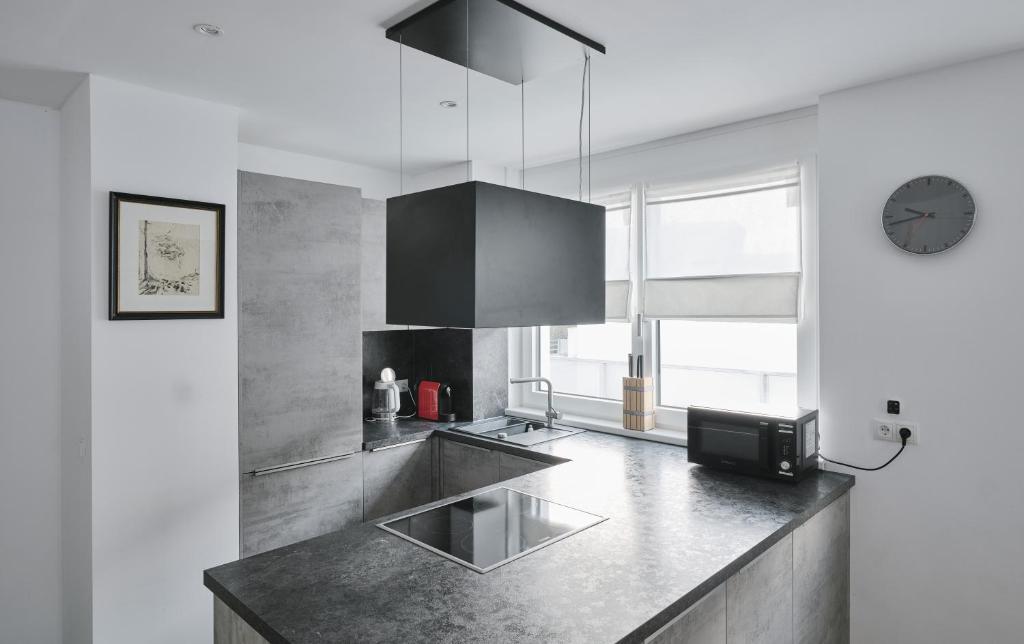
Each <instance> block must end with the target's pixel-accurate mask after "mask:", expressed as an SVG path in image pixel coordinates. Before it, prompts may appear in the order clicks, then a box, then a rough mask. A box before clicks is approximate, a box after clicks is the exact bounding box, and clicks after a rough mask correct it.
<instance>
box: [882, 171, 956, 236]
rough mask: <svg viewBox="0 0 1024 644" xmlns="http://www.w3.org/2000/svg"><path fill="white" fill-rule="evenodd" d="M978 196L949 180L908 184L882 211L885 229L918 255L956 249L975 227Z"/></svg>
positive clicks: (932, 178) (924, 179)
mask: <svg viewBox="0 0 1024 644" xmlns="http://www.w3.org/2000/svg"><path fill="white" fill-rule="evenodd" d="M974 213H975V208H974V197H972V196H971V193H970V192H968V191H967V188H964V187H963V186H962V185H960V184H959V183H958V182H956V181H953V180H952V179H950V178H949V177H940V176H938V175H931V176H927V177H918V178H917V179H911V180H910V181H908V182H906V183H904V184H903V185H902V186H900V187H899V188H896V191H895V192H893V193H892V196H891V197H889V201H887V202H886V203H885V208H884V209H883V210H882V230H883V231H885V235H886V236H887V237H888V238H889V241H891V242H892V243H893V244H895V245H896V246H897V247H899V248H901V249H903V250H905V251H907V252H909V253H916V254H918V255H931V254H933V253H941V252H942V251H944V250H949V249H950V248H952V247H953V246H956V245H957V244H958V243H959V242H960V240H962V239H963V238H964V237H966V236H967V233H969V232H971V228H972V227H973V226H974Z"/></svg>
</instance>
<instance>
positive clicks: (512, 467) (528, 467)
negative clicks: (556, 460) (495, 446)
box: [498, 452, 551, 481]
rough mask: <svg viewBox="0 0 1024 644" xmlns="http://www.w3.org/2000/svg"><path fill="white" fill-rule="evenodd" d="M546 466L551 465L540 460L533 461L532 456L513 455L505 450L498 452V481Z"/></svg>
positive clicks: (529, 472)
mask: <svg viewBox="0 0 1024 644" xmlns="http://www.w3.org/2000/svg"><path fill="white" fill-rule="evenodd" d="M546 467H551V465H550V464H548V463H543V462H541V461H535V460H533V459H532V458H523V457H522V456H513V455H512V454H506V453H505V452H499V453H498V480H499V481H507V480H509V479H514V478H515V477H517V476H523V475H525V474H531V473H533V472H536V471H538V470H542V469H544V468H546Z"/></svg>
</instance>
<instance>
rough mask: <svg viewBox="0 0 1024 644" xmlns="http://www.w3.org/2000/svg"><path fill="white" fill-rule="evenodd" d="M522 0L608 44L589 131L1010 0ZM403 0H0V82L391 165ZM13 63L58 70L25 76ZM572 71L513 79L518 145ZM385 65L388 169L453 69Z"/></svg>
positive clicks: (818, 75)
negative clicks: (138, 98) (123, 97)
mask: <svg viewBox="0 0 1024 644" xmlns="http://www.w3.org/2000/svg"><path fill="white" fill-rule="evenodd" d="M524 1H525V3H526V4H527V5H528V6H530V7H531V8H533V9H536V10H538V11H540V12H542V13H544V14H547V15H548V16H550V17H551V18H553V19H555V20H557V21H559V22H562V23H564V24H566V25H567V26H569V27H571V28H573V29H575V30H577V31H579V32H580V33H582V34H584V35H586V36H589V37H591V38H594V39H595V40H598V41H600V42H603V43H604V44H605V45H606V46H607V48H608V55H607V56H604V57H601V56H595V61H594V66H593V123H594V130H593V147H594V150H595V151H601V150H605V149H611V148H615V147H620V146H623V145H628V144H633V143H639V142H642V141H647V140H652V139H657V138H661V137H665V136H669V135H673V134H679V133H682V132H687V131H693V130H697V129H701V128H705V127H710V126H714V125H720V124H724V123H729V122H733V121H738V120H742V119H746V118H752V117H756V116H760V115H764V114H769V113H773V112H779V111H784V110H787V109H792V108H796V107H801V106H805V105H810V104H813V103H815V102H816V101H817V97H818V96H819V95H820V94H823V93H826V92H829V91H832V90H836V89H841V88H844V87H849V86H853V85H857V84H861V83H865V82H870V81H874V80H879V79H883V78H888V77H892V76H898V75H900V74H904V73H908V72H913V71H917V70H921V69H926V68H930V67H937V66H941V65H944V64H948V63H952V62H957V61H962V60H968V59H971V58H977V57H981V56H985V55H989V54H994V53H999V52H1003V51H1008V50H1011V49H1017V48H1021V47H1024V2H1021V1H1020V0H973V1H972V2H970V3H968V2H965V1H964V0H775V1H773V2H764V1H763V0H685V1H684V0H631V1H630V2H624V1H623V0H524ZM413 4H415V5H416V6H417V7H418V6H422V5H424V4H428V2H425V1H424V0H419V1H416V2H414V0H293V1H291V2H282V1H281V0H221V1H218V2H209V0H174V1H167V0H163V1H160V0H88V1H86V0H0V66H3V67H5V68H6V70H2V69H0V97H5V98H10V99H13V100H24V101H30V102H38V103H41V104H59V102H60V100H61V98H62V96H63V95H64V94H66V92H67V91H68V90H69V89H70V87H71V86H72V84H73V81H74V79H75V77H74V76H71V75H68V74H67V72H92V73H97V74H101V75H104V76H108V77H112V78H117V79H122V80H125V81H129V82H133V83H138V84H141V85H146V86H150V87H154V88H160V89H164V90H167V91H171V92H176V93H180V94H186V95H191V96H196V97H202V98H206V99H209V100H213V101H218V102H222V103H228V104H232V105H237V106H239V107H240V108H241V113H242V121H241V135H240V136H241V139H242V140H243V141H245V142H249V143H256V144H261V145H267V146H271V147H277V148H282V149H287V150H293V151H297V152H305V153H309V154H315V155H320V156H325V157H331V158H336V159H342V160H346V161H352V162H357V163H363V164H367V165H371V166H376V167H381V168H389V169H397V167H398V159H399V154H398V150H399V147H398V143H399V138H398V130H399V128H398V98H399V93H398V85H399V83H398V45H396V44H395V43H393V42H391V41H389V40H386V39H385V37H384V27H385V26H386V25H388V24H393V22H394V20H395V19H396V18H397V17H402V16H404V15H407V14H408V12H409V6H410V5H413ZM196 22H211V23H215V24H218V25H221V26H222V27H223V28H224V29H225V32H226V33H225V35H224V36H223V37H221V38H207V37H202V36H199V35H197V34H196V33H194V32H193V31H192V28H191V27H192V25H193V24H194V23H196ZM26 66H27V67H30V68H32V70H36V72H34V73H38V70H41V69H42V70H51V71H52V72H59V73H57V75H53V74H51V75H49V76H47V77H46V78H45V79H44V80H42V81H39V82H38V83H35V82H34V81H32V80H31V79H30V78H28V77H26V76H25V72H24V70H22V69H21V68H22V67H26ZM579 73H580V70H579V69H567V70H563V71H561V72H555V73H552V74H551V75H549V76H546V77H543V78H540V79H537V80H536V81H531V82H530V83H527V85H526V105H527V110H526V120H527V127H526V154H527V164H528V165H537V164H539V163H541V162H547V161H553V160H558V159H564V158H569V157H571V156H574V155H575V153H576V146H577V132H576V127H577V119H578V118H579V114H578V109H579V100H580V97H579V93H580V87H579V80H580V79H579ZM404 77H405V80H406V84H405V99H406V102H405V104H406V110H405V133H406V137H405V161H406V169H407V171H409V170H412V171H419V170H424V169H427V168H430V167H434V166H437V165H441V164H447V163H452V162H455V161H459V160H462V159H464V158H465V155H466V148H465V145H466V142H465V124H466V113H465V111H464V109H465V97H464V95H465V91H466V86H465V85H466V78H465V74H464V71H463V70H461V69H459V68H456V67H454V66H453V65H451V64H450V63H447V62H444V61H440V60H437V59H433V58H430V57H428V56H426V55H424V54H421V53H419V52H416V51H411V50H409V49H406V50H405V72H404ZM471 80H472V83H471V90H470V97H471V100H470V118H471V128H470V132H471V141H470V145H471V149H470V156H471V157H472V158H474V159H477V160H483V161H488V162H493V163H499V164H503V165H518V163H519V159H520V129H519V115H520V113H519V98H520V97H519V90H518V88H516V87H512V86H509V85H506V84H504V83H501V82H500V81H496V80H493V79H490V78H488V77H483V76H479V75H473V77H472V79H471ZM1007 82H1021V79H1007ZM442 99H454V100H457V101H459V103H460V106H459V108H457V109H454V110H445V109H442V108H440V107H438V105H437V103H438V101H440V100H442ZM978 100H985V97H978ZM922 109H927V106H922Z"/></svg>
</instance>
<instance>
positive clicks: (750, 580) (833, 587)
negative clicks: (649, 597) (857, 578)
mask: <svg viewBox="0 0 1024 644" xmlns="http://www.w3.org/2000/svg"><path fill="white" fill-rule="evenodd" d="M677 642H679V643H682V642H685V643H687V644H736V643H738V642H744V643H747V642H750V643H756V644H776V643H779V644H790V643H796V644H849V642H850V495H849V494H844V495H843V496H841V497H840V498H839V499H837V500H835V501H833V502H832V503H831V504H829V505H828V506H827V507H826V508H825V509H823V510H821V511H820V512H818V513H817V514H815V515H814V516H812V517H811V518H810V519H808V520H807V522H806V523H804V524H803V525H801V526H799V527H797V528H796V529H795V530H794V531H793V532H792V533H791V534H788V535H786V536H785V537H783V538H782V539H781V540H779V542H778V543H776V544H774V545H773V546H771V547H770V548H768V550H766V551H764V552H763V553H761V554H760V555H758V556H757V557H756V558H755V559H754V560H753V561H751V562H750V563H748V564H747V565H746V566H744V567H743V568H741V569H740V570H739V571H738V572H736V574H734V575H733V576H731V577H729V578H728V579H727V580H726V581H725V583H723V584H721V585H719V586H718V587H717V588H715V589H714V590H712V591H711V592H710V593H708V594H707V595H705V596H704V597H703V598H701V599H700V600H699V601H698V602H697V603H696V604H694V605H693V606H691V607H689V608H687V609H686V610H685V611H683V612H682V613H680V614H679V615H677V616H676V617H674V618H673V619H671V620H670V621H669V622H668V623H667V624H665V625H664V626H662V627H661V628H660V629H658V630H657V631H655V632H654V633H653V634H652V635H651V636H649V637H648V638H647V639H646V640H645V644H675V643H677Z"/></svg>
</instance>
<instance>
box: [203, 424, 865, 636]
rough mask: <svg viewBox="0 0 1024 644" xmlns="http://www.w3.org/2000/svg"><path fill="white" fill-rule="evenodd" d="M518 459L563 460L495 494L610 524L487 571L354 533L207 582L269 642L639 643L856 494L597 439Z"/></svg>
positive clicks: (371, 531) (254, 561) (544, 447)
mask: <svg viewBox="0 0 1024 644" xmlns="http://www.w3.org/2000/svg"><path fill="white" fill-rule="evenodd" d="M411 429H412V428H411V427H410V431H411ZM442 433H445V434H447V433H448V432H442ZM407 436H408V435H406V440H408V438H407ZM529 451H533V452H538V453H542V454H549V455H552V456H556V457H559V458H564V459H570V462H566V463H562V464H560V465H556V466H554V467H550V468H548V469H545V470H541V471H539V472H534V473H532V474H528V475H526V476H522V477H519V478H516V479H512V480H511V481H506V482H503V483H501V484H499V485H501V486H505V487H511V488H514V489H517V490H521V491H523V492H527V493H529V494H533V495H536V496H540V497H543V498H546V499H549V500H551V501H555V502H558V503H562V504H565V505H568V506H571V507H574V508H578V509H580V510H584V511H587V512H591V513H594V514H599V515H601V516H605V517H608V520H607V521H604V522H602V523H599V524H597V525H595V526H593V527H591V528H588V529H586V530H584V531H582V532H580V533H578V534H575V535H573V536H571V537H569V538H566V539H564V540H562V541H559V542H557V543H554V544H551V545H549V546H547V547H545V548H542V549H540V550H537V551H535V552H533V553H531V554H529V555H527V556H525V557H523V558H521V559H518V560H515V561H513V562H511V563H508V564H506V565H504V566H501V567H499V568H497V569H495V570H493V571H491V572H489V573H486V574H479V573H477V572H474V571H472V570H470V569H468V568H465V567H464V566H461V565H459V564H457V563H455V562H452V561H450V560H448V559H445V558H443V557H440V556H438V555H436V554H434V553H432V552H429V551H427V550H425V549H423V548H421V547H419V546H417V545H415V544H412V543H410V542H408V541H405V540H404V539H400V538H399V537H397V536H394V535H391V534H388V533H386V532H384V531H383V530H381V529H379V528H377V527H376V525H373V524H364V525H361V526H357V527H353V528H349V529H346V530H342V531H339V532H333V533H330V534H326V535H323V536H321V537H317V538H314V539H309V540H307V541H303V542H300V543H296V544H293V545H290V546H285V547H283V548H279V549H277V550H273V551H270V552H266V553H263V554H260V555H256V556H254V557H250V558H247V559H243V560H240V561H236V562H233V563H229V564H225V565H223V566H218V567H216V568H212V569H210V570H207V571H206V572H205V575H204V582H205V584H206V586H207V587H208V588H209V589H210V590H212V591H213V592H214V594H215V595H216V596H217V597H219V598H220V599H221V600H222V601H224V602H225V603H226V604H227V605H228V606H229V607H230V608H231V609H232V610H234V611H235V612H236V613H238V614H239V615H241V616H242V618H243V619H245V620H246V621H247V622H248V623H249V624H250V625H252V626H253V627H254V628H255V629H256V630H257V631H259V632H260V633H261V634H262V635H263V636H264V637H265V638H267V639H268V640H269V641H270V642H275V643H278V642H290V643H296V644H298V643H307V642H318V643H322V642H343V641H360V642H371V641H372V642H412V641H457V642H535V641H557V642H638V641H642V640H643V638H644V637H646V636H648V635H650V634H651V633H653V632H654V631H656V630H657V629H658V628H660V627H661V626H662V625H664V624H665V623H667V622H668V621H669V620H670V619H671V618H672V617H674V616H675V615H677V614H679V613H680V612H682V611H683V610H684V609H685V608H687V607H688V606H690V605H692V604H693V603H695V602H696V601H697V600H698V599H700V598H701V597H702V596H704V595H705V594H706V593H707V592H709V591H711V590H712V589H713V588H715V587H716V586H718V585H719V584H720V583H722V582H723V581H725V579H727V578H728V577H730V576H732V575H733V574H734V573H735V572H737V571H738V570H739V569H740V568H742V567H743V566H744V565H746V564H747V563H748V562H750V561H751V560H753V559H754V558H755V557H756V556H757V555H759V554H760V553H762V552H763V551H765V550H766V549H767V548H768V547H770V546H771V545H772V544H774V543H775V542H777V541H778V540H780V539H781V538H783V537H784V536H785V535H786V534H788V533H790V532H792V531H793V529H795V528H796V527H797V526H799V525H800V524H802V523H803V522H804V521H806V520H807V519H808V518H810V517H811V516H813V515H814V514H815V513H816V512H818V511H820V510H821V509H823V508H824V507H825V506H827V505H828V504H830V503H831V502H832V501H834V500H836V499H837V498H839V497H840V496H842V495H843V494H844V493H846V492H847V491H848V490H849V489H850V488H851V487H852V486H853V484H854V479H853V477H851V476H848V475H844V474H838V473H835V472H825V471H819V472H816V473H814V474H813V475H811V476H809V477H807V478H806V479H805V480H803V481H802V482H800V483H798V484H796V485H793V484H789V483H785V482H778V481H771V480H763V479H757V478H750V477H744V476H739V475H735V474H728V473H724V472H719V471H715V470H711V469H707V468H703V467H700V466H695V465H692V464H690V463H688V462H687V461H686V449H685V448H682V447H677V446H673V445H666V444H661V443H655V442H651V441H643V440H636V439H631V438H625V437H620V436H613V435H608V434H600V433H596V432H586V433H583V434H577V435H575V436H571V437H567V438H562V439H558V440H555V441H551V442H548V443H542V444H540V445H536V446H534V447H532V448H530V449H529ZM462 496H470V494H466V495H462ZM442 503H443V501H440V502H437V503H431V504H429V506H436V505H441V504H442ZM429 506H423V507H429ZM403 514H404V513H403Z"/></svg>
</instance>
